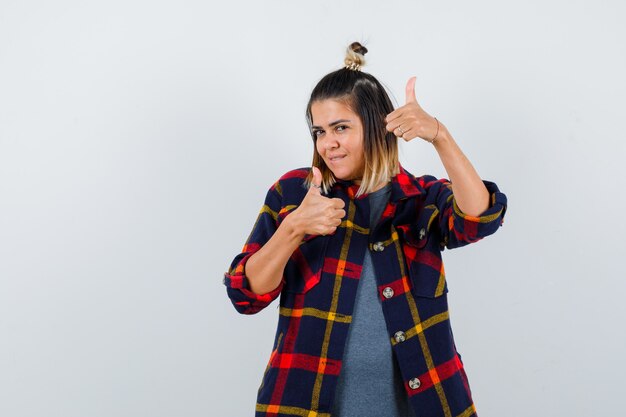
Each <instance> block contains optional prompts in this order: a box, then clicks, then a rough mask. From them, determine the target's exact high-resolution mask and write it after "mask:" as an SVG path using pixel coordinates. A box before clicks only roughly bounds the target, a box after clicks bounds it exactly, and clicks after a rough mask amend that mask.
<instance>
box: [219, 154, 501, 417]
mask: <svg viewBox="0 0 626 417" xmlns="http://www.w3.org/2000/svg"><path fill="white" fill-rule="evenodd" d="M309 171H310V168H300V169H295V170H292V171H289V172H287V173H286V174H284V175H283V176H282V177H280V179H278V181H276V182H275V183H274V184H273V185H272V186H271V187H270V189H269V190H268V192H267V196H266V198H265V202H264V205H263V207H262V209H261V211H260V213H259V215H258V217H257V219H256V222H255V224H254V227H253V229H252V231H251V233H250V235H249V237H248V239H247V241H246V243H245V244H244V246H243V249H242V251H241V253H239V254H238V255H237V256H235V258H234V259H233V261H232V263H231V265H230V268H229V270H228V272H226V273H225V274H224V280H223V282H224V285H225V286H226V291H227V295H228V297H229V298H230V300H231V302H232V303H233V306H234V307H235V309H236V310H237V311H238V312H239V313H242V314H254V313H257V312H258V311H260V310H261V309H263V308H265V307H267V306H268V305H269V304H270V303H271V302H272V301H273V300H275V299H276V298H278V297H279V296H280V301H279V302H280V305H279V316H278V324H277V328H276V334H275V338H274V344H273V348H272V351H271V354H270V356H269V360H268V362H267V367H266V369H265V372H264V375H263V378H262V381H261V384H260V386H259V389H258V393H257V400H256V401H257V402H256V414H255V415H256V416H257V417H260V416H263V417H270V416H272V417H286V416H303V417H331V416H332V411H333V398H334V394H335V388H336V385H337V379H338V376H339V373H340V371H341V364H342V359H343V352H344V347H345V342H346V337H347V335H348V329H349V326H350V323H351V320H352V313H353V308H354V301H355V296H356V292H357V285H358V283H359V277H360V275H361V270H362V265H363V259H364V255H365V251H370V255H371V259H372V264H373V266H374V270H375V273H376V274H375V275H376V280H377V290H378V296H379V298H380V301H381V305H382V310H383V315H384V317H385V323H386V327H387V331H388V334H387V336H388V337H389V343H390V344H391V346H392V351H393V354H394V357H395V360H396V361H397V363H398V365H399V368H400V371H401V375H402V379H403V383H404V387H405V390H406V394H407V397H408V399H409V404H410V406H411V407H412V409H413V410H414V412H415V414H416V415H417V416H420V417H469V416H475V415H476V410H475V407H474V403H473V400H472V395H471V391H470V386H469V382H468V378H467V376H466V373H465V370H464V368H463V362H462V361H461V356H460V355H459V354H458V352H457V350H456V346H455V344H454V338H453V335H452V329H451V327H450V320H449V312H448V303H447V295H446V294H447V292H448V288H447V285H446V277H445V272H444V266H443V263H442V257H441V252H442V251H443V250H444V249H445V248H448V249H452V248H456V247H460V246H464V245H467V244H469V243H473V242H476V241H478V240H480V239H482V238H483V237H485V236H488V235H490V234H492V233H494V232H495V231H496V230H498V228H499V227H500V226H501V225H502V223H503V218H504V214H505V212H506V207H507V200H506V196H505V195H504V194H503V193H501V192H500V191H499V189H498V187H497V186H496V184H494V183H492V182H489V181H483V183H484V184H485V186H486V187H487V190H488V191H489V194H490V200H489V201H490V204H489V208H488V209H487V210H486V211H485V212H483V213H482V214H481V215H480V216H478V217H474V216H469V215H466V214H464V213H463V212H462V211H461V210H460V209H459V207H458V206H457V204H456V200H455V199H454V196H453V194H452V187H451V184H450V182H449V181H448V180H447V179H437V178H435V177H433V176H430V175H424V176H421V177H415V176H414V175H412V174H410V173H409V172H408V171H406V170H405V169H404V168H403V167H402V166H401V165H400V172H399V173H398V174H397V175H396V176H394V177H393V178H392V180H391V195H390V198H389V202H388V204H387V206H386V207H385V209H384V211H383V214H382V216H381V218H380V220H379V221H378V223H377V224H369V219H370V212H369V210H370V208H369V201H368V198H366V197H367V195H361V196H359V197H358V198H357V197H355V195H356V191H357V190H358V188H359V186H358V185H356V184H354V183H353V182H351V181H344V180H339V181H338V182H337V183H335V184H334V186H333V187H332V189H331V190H330V191H329V193H328V194H327V195H326V196H327V197H330V198H333V197H336V198H341V199H342V200H343V201H344V202H345V204H346V205H345V207H344V209H345V211H346V216H345V218H344V219H342V223H341V225H340V226H339V227H338V228H337V230H336V231H335V232H334V233H333V234H331V235H326V236H317V235H306V236H305V237H304V239H303V241H302V243H301V244H300V246H299V247H298V249H296V250H295V251H294V253H293V254H292V256H291V258H290V259H289V261H288V262H287V265H286V267H285V270H284V275H283V278H282V280H281V282H280V284H279V285H278V287H277V288H275V289H274V290H272V291H270V292H268V293H266V294H255V293H253V292H252V291H250V286H249V283H248V279H247V277H246V275H245V265H246V261H247V260H248V258H249V257H250V256H252V255H253V254H254V253H255V252H256V251H257V250H258V249H259V248H260V247H262V246H263V244H265V242H267V241H268V240H269V239H270V237H271V236H272V234H273V233H274V232H275V231H276V229H277V228H278V227H279V225H280V224H281V222H282V221H283V220H284V219H285V217H286V216H288V215H289V213H290V212H292V211H293V210H294V209H296V208H297V207H298V206H299V205H300V203H301V202H302V200H303V199H304V197H305V195H306V193H307V189H306V186H305V185H304V180H305V178H306V177H307V175H308V174H309ZM363 348H364V349H366V348H367V347H366V346H364V347H363Z"/></svg>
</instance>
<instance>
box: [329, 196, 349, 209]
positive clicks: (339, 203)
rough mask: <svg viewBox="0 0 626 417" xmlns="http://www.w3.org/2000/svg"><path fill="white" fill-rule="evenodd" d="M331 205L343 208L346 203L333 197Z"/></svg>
mask: <svg viewBox="0 0 626 417" xmlns="http://www.w3.org/2000/svg"><path fill="white" fill-rule="evenodd" d="M332 201H333V207H336V208H344V207H345V206H346V203H345V202H344V201H343V200H342V199H341V198H336V197H335V198H333V199H332Z"/></svg>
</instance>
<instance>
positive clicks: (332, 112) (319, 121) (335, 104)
mask: <svg viewBox="0 0 626 417" xmlns="http://www.w3.org/2000/svg"><path fill="white" fill-rule="evenodd" d="M311 118H312V119H313V124H314V125H318V126H322V125H323V126H326V125H329V124H330V123H332V122H334V121H335V120H339V119H348V120H352V121H353V122H356V121H357V120H359V116H358V115H357V114H356V113H355V112H353V111H352V109H350V107H348V105H347V104H345V102H342V101H338V100H333V99H326V100H319V101H314V102H313V103H311Z"/></svg>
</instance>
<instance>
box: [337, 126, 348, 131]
mask: <svg viewBox="0 0 626 417" xmlns="http://www.w3.org/2000/svg"><path fill="white" fill-rule="evenodd" d="M347 128H348V126H345V125H339V126H337V129H341V130H340V132H341V131H344V130H346V129H347Z"/></svg>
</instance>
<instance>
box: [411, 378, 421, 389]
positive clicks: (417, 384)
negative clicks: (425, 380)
mask: <svg viewBox="0 0 626 417" xmlns="http://www.w3.org/2000/svg"><path fill="white" fill-rule="evenodd" d="M421 384H422V383H421V382H420V380H419V378H413V379H412V380H410V381H409V387H411V389H418V388H419V387H420V385H421Z"/></svg>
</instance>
